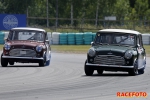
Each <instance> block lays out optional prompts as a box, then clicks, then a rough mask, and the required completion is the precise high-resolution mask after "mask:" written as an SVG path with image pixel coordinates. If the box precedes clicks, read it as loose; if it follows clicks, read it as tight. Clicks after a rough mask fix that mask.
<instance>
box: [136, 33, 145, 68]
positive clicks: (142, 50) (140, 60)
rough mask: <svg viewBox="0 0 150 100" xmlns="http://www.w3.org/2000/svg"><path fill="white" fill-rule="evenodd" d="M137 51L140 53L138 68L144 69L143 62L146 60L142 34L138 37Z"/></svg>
mask: <svg viewBox="0 0 150 100" xmlns="http://www.w3.org/2000/svg"><path fill="white" fill-rule="evenodd" d="M137 43H138V44H137V45H138V46H137V51H138V68H139V69H141V68H142V67H143V62H144V59H145V49H144V47H143V43H142V36H141V34H140V35H138V38H137Z"/></svg>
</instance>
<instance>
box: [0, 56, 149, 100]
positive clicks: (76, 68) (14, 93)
mask: <svg viewBox="0 0 150 100" xmlns="http://www.w3.org/2000/svg"><path fill="white" fill-rule="evenodd" d="M85 59H86V54H69V53H52V57H51V64H50V66H46V67H38V64H32V63H28V64H22V63H15V65H14V66H10V65H9V66H8V67H0V100H150V57H147V66H146V69H145V73H144V74H142V75H137V76H129V75H128V73H127V72H108V71H107V72H106V71H105V72H104V74H103V75H98V74H97V72H96V71H95V72H94V75H93V76H86V75H85V73H84V62H85ZM0 66H1V65H0ZM118 92H119V93H129V92H130V93H133V92H134V93H139V92H142V93H143V92H144V93H146V94H147V97H143V96H142V97H135V96H134V97H130V98H128V97H126V96H124V97H118V96H117V93H118Z"/></svg>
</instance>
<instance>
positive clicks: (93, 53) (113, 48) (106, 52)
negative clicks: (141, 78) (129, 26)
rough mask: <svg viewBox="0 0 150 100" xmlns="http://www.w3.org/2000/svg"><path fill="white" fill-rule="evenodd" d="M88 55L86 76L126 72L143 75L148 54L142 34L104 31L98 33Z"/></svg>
mask: <svg viewBox="0 0 150 100" xmlns="http://www.w3.org/2000/svg"><path fill="white" fill-rule="evenodd" d="M91 44H92V47H91V48H90V49H89V51H88V53H87V60H86V61H85V66H84V70H85V74H86V75H87V76H91V75H93V72H94V70H97V72H98V74H102V73H103V71H126V72H128V73H129V75H137V74H143V73H144V69H145V66H146V53H145V49H144V47H143V43H142V35H141V33H139V32H137V31H133V30H125V29H103V30H100V31H98V32H97V33H96V37H95V40H94V41H93V42H92V43H91Z"/></svg>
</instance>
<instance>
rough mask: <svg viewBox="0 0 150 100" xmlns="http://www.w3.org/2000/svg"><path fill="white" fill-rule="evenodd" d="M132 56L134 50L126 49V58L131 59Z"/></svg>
mask: <svg viewBox="0 0 150 100" xmlns="http://www.w3.org/2000/svg"><path fill="white" fill-rule="evenodd" d="M131 57H132V52H131V51H126V53H125V58H126V59H130V58H131Z"/></svg>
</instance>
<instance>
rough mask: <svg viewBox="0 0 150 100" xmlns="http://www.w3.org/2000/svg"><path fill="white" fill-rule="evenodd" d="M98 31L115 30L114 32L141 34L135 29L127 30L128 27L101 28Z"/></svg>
mask: <svg viewBox="0 0 150 100" xmlns="http://www.w3.org/2000/svg"><path fill="white" fill-rule="evenodd" d="M98 32H116V33H129V34H141V33H140V32H138V31H135V30H128V29H102V30H99V31H98Z"/></svg>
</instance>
